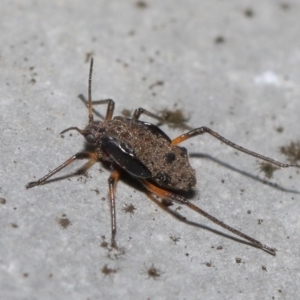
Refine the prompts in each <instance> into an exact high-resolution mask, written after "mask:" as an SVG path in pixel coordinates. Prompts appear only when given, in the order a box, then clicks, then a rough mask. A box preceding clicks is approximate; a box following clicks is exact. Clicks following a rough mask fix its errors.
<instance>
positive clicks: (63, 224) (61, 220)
mask: <svg viewBox="0 0 300 300" xmlns="http://www.w3.org/2000/svg"><path fill="white" fill-rule="evenodd" d="M57 222H58V224H59V225H60V226H61V227H62V228H64V229H66V228H68V227H69V226H70V225H72V223H71V221H70V220H69V219H68V218H67V217H66V215H65V214H63V215H62V216H61V217H60V218H58V220H57Z"/></svg>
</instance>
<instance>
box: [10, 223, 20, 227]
mask: <svg viewBox="0 0 300 300" xmlns="http://www.w3.org/2000/svg"><path fill="white" fill-rule="evenodd" d="M11 227H12V228H18V227H19V226H18V225H17V224H16V223H11Z"/></svg>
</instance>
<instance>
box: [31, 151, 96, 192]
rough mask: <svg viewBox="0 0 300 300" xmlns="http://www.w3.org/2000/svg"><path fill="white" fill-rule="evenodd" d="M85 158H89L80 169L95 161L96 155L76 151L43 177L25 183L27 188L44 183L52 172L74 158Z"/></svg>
mask: <svg viewBox="0 0 300 300" xmlns="http://www.w3.org/2000/svg"><path fill="white" fill-rule="evenodd" d="M85 158H90V161H89V162H88V163H87V164H86V165H85V166H84V167H83V168H82V169H81V170H86V169H87V168H88V167H90V166H91V165H92V164H93V163H94V162H95V161H97V156H96V155H95V154H94V153H90V152H79V153H76V154H75V155H73V156H71V157H70V158H69V159H67V160H66V161H65V162H64V163H63V164H61V165H60V166H58V167H57V168H55V169H54V170H52V171H50V172H49V173H48V174H46V175H45V176H44V177H42V178H40V179H39V180H37V181H32V182H29V183H28V184H27V185H26V188H27V189H30V188H32V187H34V186H38V185H42V184H44V183H45V182H46V181H47V179H49V178H50V177H52V176H53V175H54V174H56V173H58V172H59V171H60V170H62V169H63V168H65V167H66V166H68V165H69V164H71V163H72V162H73V161H74V160H76V159H85Z"/></svg>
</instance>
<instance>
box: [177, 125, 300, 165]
mask: <svg viewBox="0 0 300 300" xmlns="http://www.w3.org/2000/svg"><path fill="white" fill-rule="evenodd" d="M204 133H209V134H210V135H211V136H213V137H214V138H216V139H218V140H220V141H221V142H223V143H224V144H226V145H228V146H230V147H232V148H234V149H237V150H239V151H241V152H244V153H246V154H248V155H251V156H254V157H257V158H259V159H262V160H265V161H267V162H269V163H271V164H274V165H276V166H278V167H280V168H288V167H297V168H300V165H298V164H284V163H281V162H279V161H276V160H274V159H272V158H269V157H266V156H263V155H261V154H258V153H256V152H253V151H250V150H248V149H246V148H244V147H241V146H239V145H237V144H235V143H233V142H231V141H229V140H227V139H225V138H224V137H222V136H221V135H219V134H218V133H217V132H215V131H213V130H211V129H210V128H208V127H205V126H203V127H199V128H196V129H193V130H191V131H189V132H187V133H185V134H182V135H180V136H179V137H177V138H175V139H174V140H172V145H177V144H179V143H181V142H183V141H185V140H187V139H190V138H192V137H194V136H197V135H201V134H204Z"/></svg>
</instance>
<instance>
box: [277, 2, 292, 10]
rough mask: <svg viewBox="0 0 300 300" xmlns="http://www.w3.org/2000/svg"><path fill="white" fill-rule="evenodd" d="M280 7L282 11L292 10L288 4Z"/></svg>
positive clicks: (282, 4)
mask: <svg viewBox="0 0 300 300" xmlns="http://www.w3.org/2000/svg"><path fill="white" fill-rule="evenodd" d="M280 7H281V9H282V10H288V9H290V8H291V7H290V4H288V3H281V4H280Z"/></svg>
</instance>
